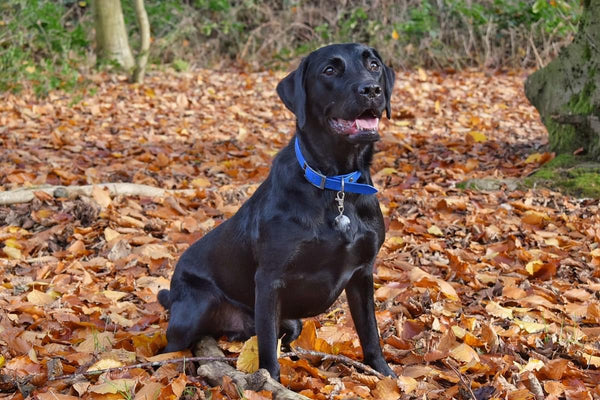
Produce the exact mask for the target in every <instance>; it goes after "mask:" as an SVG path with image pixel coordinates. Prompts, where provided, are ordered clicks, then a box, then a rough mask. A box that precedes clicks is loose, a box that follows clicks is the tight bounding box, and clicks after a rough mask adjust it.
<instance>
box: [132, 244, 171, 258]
mask: <svg viewBox="0 0 600 400" xmlns="http://www.w3.org/2000/svg"><path fill="white" fill-rule="evenodd" d="M140 253H141V254H142V255H143V256H146V257H149V258H151V259H153V260H159V259H161V258H168V259H172V258H173V256H172V255H171V253H169V250H168V249H167V246H163V245H162V244H158V243H149V244H146V245H144V246H142V247H141V248H140Z"/></svg>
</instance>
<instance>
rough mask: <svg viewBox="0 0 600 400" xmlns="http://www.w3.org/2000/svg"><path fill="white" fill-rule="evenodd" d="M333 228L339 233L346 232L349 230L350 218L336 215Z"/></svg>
mask: <svg viewBox="0 0 600 400" xmlns="http://www.w3.org/2000/svg"><path fill="white" fill-rule="evenodd" d="M335 227H336V228H337V230H339V231H341V232H346V231H347V230H348V229H350V218H348V217H346V216H345V215H344V214H340V215H338V216H337V217H335Z"/></svg>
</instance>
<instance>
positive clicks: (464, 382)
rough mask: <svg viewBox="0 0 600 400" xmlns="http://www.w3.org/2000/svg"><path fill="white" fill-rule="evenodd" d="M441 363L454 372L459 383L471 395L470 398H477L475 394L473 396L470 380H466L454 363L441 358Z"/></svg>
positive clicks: (475, 399) (474, 399) (473, 399)
mask: <svg viewBox="0 0 600 400" xmlns="http://www.w3.org/2000/svg"><path fill="white" fill-rule="evenodd" d="M442 363H443V364H444V365H445V366H446V367H448V368H450V369H451V370H452V371H453V372H454V373H455V374H456V376H457V377H458V379H459V380H460V383H461V385H462V386H464V387H465V388H466V389H467V390H468V391H469V395H470V396H471V399H472V400H477V396H475V393H474V392H473V389H471V382H467V381H466V379H465V377H464V376H463V374H461V373H460V371H459V370H458V369H456V367H455V366H454V365H452V364H450V363H449V362H448V360H442Z"/></svg>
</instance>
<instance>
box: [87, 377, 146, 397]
mask: <svg viewBox="0 0 600 400" xmlns="http://www.w3.org/2000/svg"><path fill="white" fill-rule="evenodd" d="M136 383H137V380H136V379H113V380H106V381H104V382H103V383H100V384H97V385H94V386H92V387H91V388H90V392H94V393H99V394H108V393H111V394H117V393H126V394H131V393H133V392H134V389H135V385H136Z"/></svg>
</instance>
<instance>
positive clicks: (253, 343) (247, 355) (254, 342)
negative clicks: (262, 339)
mask: <svg viewBox="0 0 600 400" xmlns="http://www.w3.org/2000/svg"><path fill="white" fill-rule="evenodd" d="M280 347H281V339H279V340H278V341H277V357H279V348H280ZM235 366H236V368H237V369H238V370H240V371H243V372H246V373H248V374H252V373H254V372H256V371H258V339H257V337H256V336H252V337H251V338H250V339H248V340H246V342H245V343H244V345H243V346H242V350H241V351H240V355H239V356H238V359H237V363H236V365H235Z"/></svg>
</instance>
